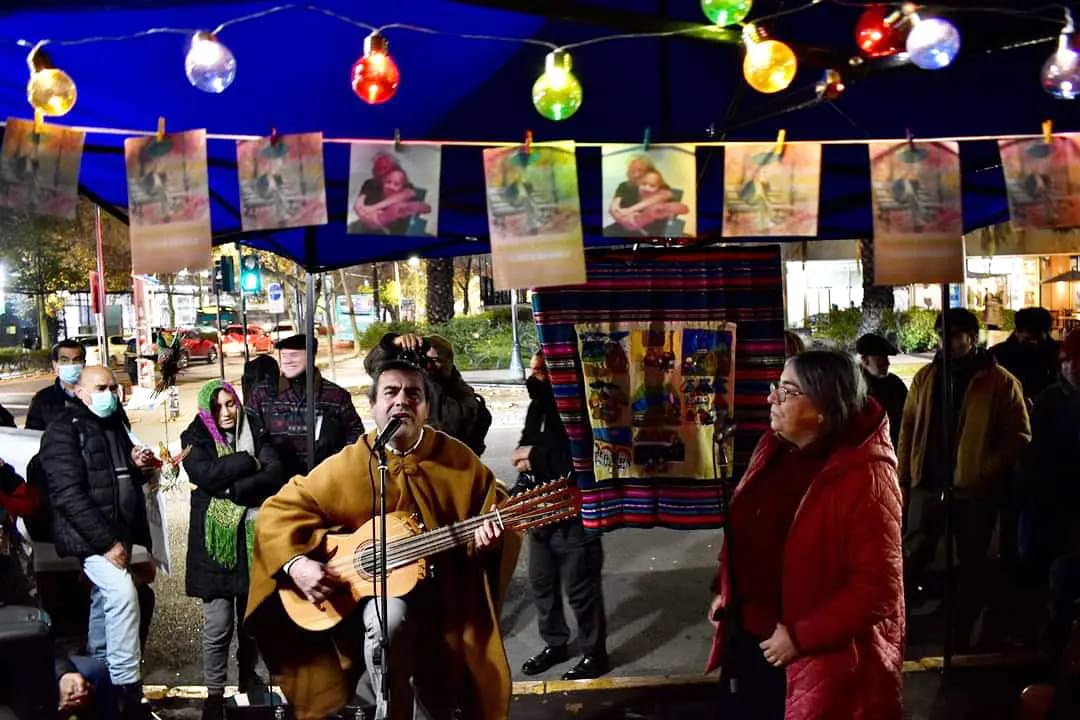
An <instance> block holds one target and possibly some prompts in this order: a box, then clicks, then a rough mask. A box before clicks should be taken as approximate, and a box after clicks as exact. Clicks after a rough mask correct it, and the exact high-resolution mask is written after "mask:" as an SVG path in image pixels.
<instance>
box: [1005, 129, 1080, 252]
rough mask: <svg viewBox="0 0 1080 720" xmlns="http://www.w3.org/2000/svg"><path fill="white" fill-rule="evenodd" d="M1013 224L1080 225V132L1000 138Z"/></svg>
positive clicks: (1031, 227)
mask: <svg viewBox="0 0 1080 720" xmlns="http://www.w3.org/2000/svg"><path fill="white" fill-rule="evenodd" d="M998 148H999V149H1000V151H1001V165H1002V168H1003V169H1004V170H1005V190H1006V192H1007V194H1008V196H1009V215H1010V217H1011V218H1012V225H1013V227H1014V228H1022V229H1027V230H1036V229H1047V228H1061V227H1076V226H1078V225H1080V135H1077V134H1069V135H1054V136H1052V137H1051V138H1050V142H1049V143H1048V142H1046V140H1045V139H1043V138H1031V139H1026V140H998Z"/></svg>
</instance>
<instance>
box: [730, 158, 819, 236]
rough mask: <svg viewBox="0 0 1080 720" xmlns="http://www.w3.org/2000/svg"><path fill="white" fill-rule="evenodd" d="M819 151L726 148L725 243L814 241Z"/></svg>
mask: <svg viewBox="0 0 1080 720" xmlns="http://www.w3.org/2000/svg"><path fill="white" fill-rule="evenodd" d="M820 185H821V145H818V144H816V143H792V144H788V145H786V146H785V147H783V148H782V149H781V150H779V151H778V150H777V147H776V145H775V144H757V143H755V144H737V145H728V146H727V147H725V148H724V237H762V236H765V237H784V236H787V237H791V236H795V237H813V236H815V235H817V229H818V194H819V188H820Z"/></svg>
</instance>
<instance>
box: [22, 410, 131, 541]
mask: <svg viewBox="0 0 1080 720" xmlns="http://www.w3.org/2000/svg"><path fill="white" fill-rule="evenodd" d="M106 427H109V428H111V429H112V430H113V431H114V434H115V437H116V442H117V443H118V448H117V449H118V453H119V454H120V455H122V456H123V457H124V458H126V459H127V462H128V469H129V471H130V473H131V477H132V481H133V485H134V488H133V492H132V493H131V495H129V496H128V497H129V498H130V500H131V502H132V507H131V508H129V509H128V513H127V516H128V517H129V518H130V521H129V522H125V521H124V519H123V518H124V514H123V513H122V512H121V508H120V502H121V497H122V494H121V492H120V488H119V484H118V482H117V477H116V469H115V464H114V462H113V456H112V453H111V452H110V449H109V445H108V442H109V441H108V438H107V436H106V434H105V428H106ZM41 447H42V450H41V452H40V453H39V454H38V457H39V459H40V462H41V466H42V470H43V471H44V474H45V481H46V484H47V487H48V491H49V503H50V506H51V511H52V519H53V540H54V542H55V543H56V551H57V553H58V554H59V555H60V556H61V557H77V558H80V559H82V558H85V557H88V556H90V555H103V554H104V553H105V551H107V550H108V549H109V548H110V547H112V546H113V544H114V543H116V542H118V541H119V542H122V543H124V544H125V545H129V546H130V545H132V544H138V545H142V546H144V547H146V548H147V549H148V550H149V549H150V528H149V525H148V524H147V520H146V500H145V497H144V496H143V490H142V485H143V483H144V482H145V479H146V478H145V475H143V473H142V471H141V470H140V469H139V468H137V467H135V465H134V463H132V462H131V450H132V448H133V447H134V445H133V443H132V442H131V438H130V437H128V431H127V426H126V423H125V420H124V416H123V415H122V414H121V413H119V412H117V413H114V414H113V415H112V416H111V417H109V418H106V419H101V418H99V417H98V416H96V415H94V414H93V413H92V412H90V409H89V408H87V407H86V406H85V405H83V404H82V403H79V404H77V405H76V404H74V403H73V404H71V405H69V406H68V407H67V408H65V409H64V411H63V412H61V413H60V415H59V417H57V418H56V419H55V420H54V421H53V422H52V423H50V424H49V427H48V428H47V429H46V430H45V434H44V435H43V436H42V438H41Z"/></svg>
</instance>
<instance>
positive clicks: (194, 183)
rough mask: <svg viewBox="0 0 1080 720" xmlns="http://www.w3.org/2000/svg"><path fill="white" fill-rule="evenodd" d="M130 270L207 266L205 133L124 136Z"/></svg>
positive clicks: (146, 271)
mask: <svg viewBox="0 0 1080 720" xmlns="http://www.w3.org/2000/svg"><path fill="white" fill-rule="evenodd" d="M124 160H125V163H126V165H127V180H128V213H129V216H130V224H131V268H132V269H131V271H132V272H133V273H135V274H137V275H141V274H147V275H150V274H153V273H170V272H179V271H180V270H184V269H187V270H203V269H206V268H208V267H210V195H209V184H208V180H207V175H206V131H205V130H192V131H190V132H182V133H173V134H169V135H162V136H161V138H160V139H159V138H157V137H155V136H148V137H138V138H128V139H127V140H125V141H124Z"/></svg>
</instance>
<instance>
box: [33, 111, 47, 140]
mask: <svg viewBox="0 0 1080 720" xmlns="http://www.w3.org/2000/svg"><path fill="white" fill-rule="evenodd" d="M44 129H45V113H43V112H41V110H38V109H37V108H35V109H34V137H35V138H37V137H41V131H42V130H44Z"/></svg>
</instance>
